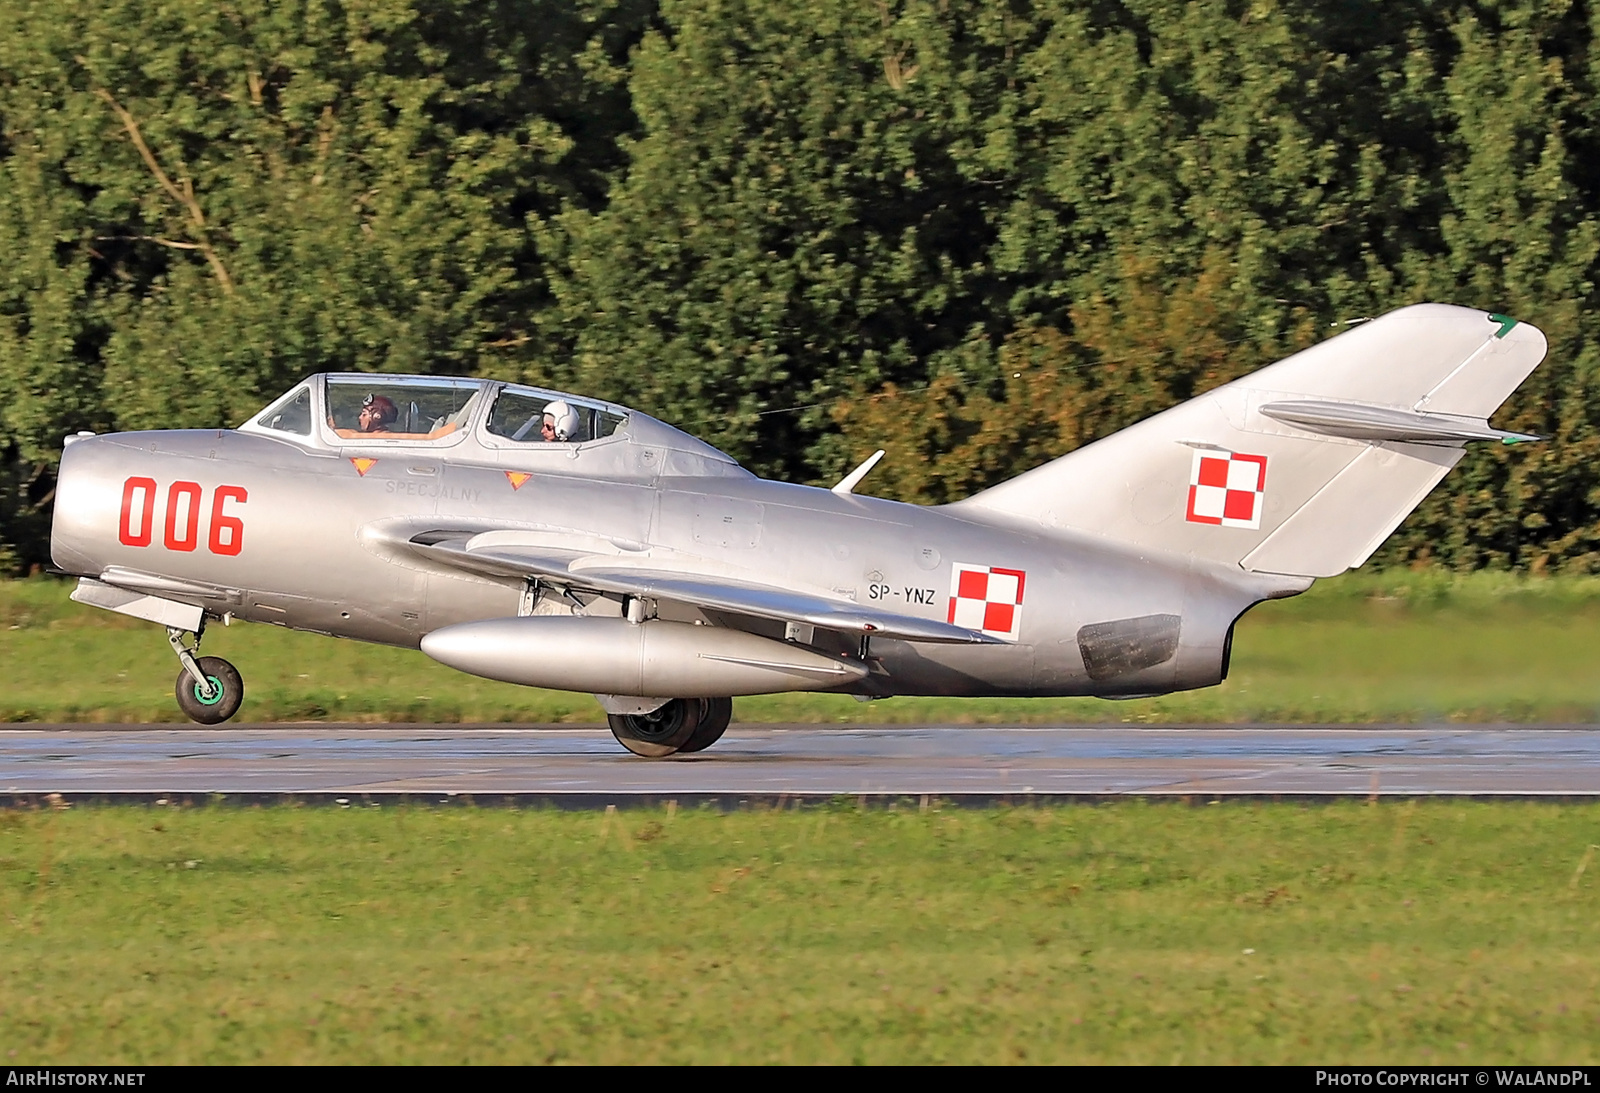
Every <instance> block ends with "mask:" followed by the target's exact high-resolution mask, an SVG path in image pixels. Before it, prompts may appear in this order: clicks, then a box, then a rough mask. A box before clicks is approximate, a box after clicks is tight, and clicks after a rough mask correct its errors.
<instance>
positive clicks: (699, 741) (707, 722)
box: [678, 698, 733, 753]
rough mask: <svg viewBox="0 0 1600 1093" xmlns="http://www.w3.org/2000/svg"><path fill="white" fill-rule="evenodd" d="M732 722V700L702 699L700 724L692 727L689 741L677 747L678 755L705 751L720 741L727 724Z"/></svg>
mask: <svg viewBox="0 0 1600 1093" xmlns="http://www.w3.org/2000/svg"><path fill="white" fill-rule="evenodd" d="M732 720H733V699H731V698H702V699H701V700H700V723H699V724H698V725H696V726H695V727H694V732H692V733H690V734H689V739H688V740H686V741H684V743H682V744H680V745H679V746H678V751H679V752H680V753H686V752H692V751H705V750H706V749H707V748H709V747H710V746H711V745H712V744H715V743H716V742H717V741H718V740H721V739H722V734H723V733H725V732H727V731H728V722H730V721H732Z"/></svg>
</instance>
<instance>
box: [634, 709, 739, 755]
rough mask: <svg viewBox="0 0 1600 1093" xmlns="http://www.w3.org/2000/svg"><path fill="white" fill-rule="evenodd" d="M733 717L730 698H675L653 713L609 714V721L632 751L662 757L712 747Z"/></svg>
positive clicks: (637, 753) (636, 753)
mask: <svg viewBox="0 0 1600 1093" xmlns="http://www.w3.org/2000/svg"><path fill="white" fill-rule="evenodd" d="M732 718H733V699H731V698H674V699H673V700H672V701H671V702H668V703H667V704H666V705H665V706H662V707H661V708H660V709H659V710H654V711H652V712H650V713H645V714H608V715H607V717H606V720H607V721H608V722H610V724H611V734H612V735H613V736H615V737H616V738H617V742H618V743H620V744H621V745H622V746H623V747H625V748H627V749H628V750H629V751H631V752H633V754H635V755H643V756H645V757H646V758H649V759H662V758H665V757H666V756H668V755H671V754H673V753H674V752H692V751H703V750H705V749H706V748H709V747H710V746H711V745H712V744H715V743H716V742H717V741H718V740H719V739H720V738H721V737H722V734H723V732H724V731H726V730H727V728H728V722H729V721H730V720H731V719H732Z"/></svg>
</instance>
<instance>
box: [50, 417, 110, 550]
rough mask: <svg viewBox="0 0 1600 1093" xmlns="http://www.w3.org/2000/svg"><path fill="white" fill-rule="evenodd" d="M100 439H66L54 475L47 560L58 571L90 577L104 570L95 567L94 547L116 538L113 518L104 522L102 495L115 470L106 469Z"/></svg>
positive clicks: (86, 436)
mask: <svg viewBox="0 0 1600 1093" xmlns="http://www.w3.org/2000/svg"><path fill="white" fill-rule="evenodd" d="M106 447H107V446H106V443H105V441H104V440H103V439H100V438H97V437H95V436H93V435H92V434H90V435H85V434H83V433H79V434H77V435H76V436H70V437H68V438H67V442H66V446H65V447H64V448H63V449H62V452H61V466H60V467H59V468H58V469H57V471H56V496H55V507H54V509H53V511H52V512H51V516H50V560H51V561H52V562H54V563H55V566H56V568H57V569H60V570H63V571H65V572H67V573H75V574H79V575H82V576H93V575H95V574H97V573H99V572H100V571H101V570H102V569H103V568H104V566H102V565H99V564H97V563H96V555H97V554H98V553H99V551H98V550H97V549H96V543H97V541H98V540H100V539H104V538H105V537H106V536H107V535H115V534H116V526H117V525H116V515H115V513H112V515H111V519H110V522H107V520H106V519H105V513H104V512H103V511H101V510H103V509H105V508H106V504H105V502H104V500H103V498H102V496H101V495H102V494H105V493H107V492H109V490H110V489H111V486H110V485H108V484H107V483H109V482H110V481H111V475H112V472H113V471H114V470H115V468H114V467H105V466H103V465H102V464H104V463H105V462H106V456H107V454H108V453H107V451H106Z"/></svg>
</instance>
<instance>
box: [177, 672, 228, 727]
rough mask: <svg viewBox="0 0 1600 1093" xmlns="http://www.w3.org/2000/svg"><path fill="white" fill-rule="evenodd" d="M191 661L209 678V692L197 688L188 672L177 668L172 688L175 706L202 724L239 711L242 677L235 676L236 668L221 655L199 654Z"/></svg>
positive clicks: (212, 722)
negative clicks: (208, 693)
mask: <svg viewBox="0 0 1600 1093" xmlns="http://www.w3.org/2000/svg"><path fill="white" fill-rule="evenodd" d="M195 663H197V664H198V665H200V671H201V672H202V673H203V674H204V675H205V677H206V678H207V679H209V680H210V681H211V687H212V692H211V695H210V697H207V696H206V695H205V694H204V693H203V692H202V691H201V690H200V685H199V684H198V683H196V682H195V681H194V679H193V678H192V677H191V676H190V675H189V673H188V671H181V672H179V673H178V685H177V687H176V688H174V690H175V691H176V693H177V696H178V708H179V709H181V710H182V711H183V712H184V713H185V714H186V715H188V717H189V720H191V721H198V722H200V724H202V725H220V724H221V723H222V722H224V721H226V720H228V718H230V717H232V716H233V715H234V714H236V713H238V712H239V703H241V702H243V701H244V679H243V677H241V676H240V675H239V669H237V668H235V667H234V666H233V665H231V664H229V663H228V662H227V661H225V660H223V659H222V658H221V657H200V658H198V659H197V660H196V661H195Z"/></svg>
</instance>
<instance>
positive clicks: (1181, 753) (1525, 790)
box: [0, 725, 1600, 807]
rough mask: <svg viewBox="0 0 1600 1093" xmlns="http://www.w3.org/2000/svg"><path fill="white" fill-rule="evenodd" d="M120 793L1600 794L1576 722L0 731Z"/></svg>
mask: <svg viewBox="0 0 1600 1093" xmlns="http://www.w3.org/2000/svg"><path fill="white" fill-rule="evenodd" d="M50 793H59V794H62V795H63V797H64V798H68V799H88V798H101V797H120V796H125V795H126V796H131V797H133V798H135V799H151V800H153V799H157V798H162V799H165V798H166V797H167V796H174V797H184V798H186V799H193V798H194V797H204V796H206V795H210V794H223V795H226V799H234V800H239V799H243V800H273V799H279V798H283V797H286V796H292V797H294V798H297V799H305V800H311V801H339V802H340V803H348V802H350V801H352V800H356V799H361V798H373V799H385V798H389V799H394V798H398V797H407V798H411V799H419V800H421V799H431V798H437V799H439V800H452V799H455V800H459V799H464V798H466V797H471V798H473V799H477V800H480V801H519V802H531V801H539V800H547V801H550V802H552V803H556V804H565V805H571V806H577V807H593V806H595V805H598V804H601V803H607V802H615V803H622V804H626V803H636V802H645V801H659V800H668V799H677V800H680V801H684V802H686V803H687V802H692V801H697V800H698V801H707V800H710V801H717V802H719V803H723V804H729V803H735V804H736V803H738V802H740V801H750V802H756V801H776V800H783V799H798V798H828V797H833V796H839V795H847V796H852V797H856V796H866V797H870V798H873V799H882V798H890V799H893V798H900V797H921V796H923V795H928V796H930V797H937V798H940V799H949V800H958V801H959V800H966V801H971V802H982V801H989V800H1001V799H1021V798H1033V799H1050V798H1055V799H1085V798H1098V797H1123V796H1132V795H1147V796H1172V797H1192V798H1205V799H1210V798H1215V797H1238V796H1246V797H1270V796H1290V797H1325V796H1326V797H1336V796H1354V797H1366V796H1370V795H1372V794H1374V793H1376V794H1381V795H1385V796H1394V795H1400V796H1429V795H1454V796H1467V795H1471V796H1524V797H1595V798H1600V728H1593V727H1580V726H1530V727H1520V726H1519V727H1481V726H1459V725H1404V726H1398V725H1389V726H1359V727H1357V726H1324V727H1305V726H1254V727H1249V728H1240V727H1228V726H1162V727H1155V728H1138V727H1129V726H1120V725H1118V726H1070V727H1061V726H1027V727H1018V726H974V725H965V726H952V725H936V726H921V727H911V726H872V727H859V726H858V727H837V728H836V727H830V726H816V725H773V726H740V725H735V726H734V727H733V728H731V729H730V730H729V731H728V734H727V735H726V736H725V737H724V738H723V739H722V741H721V742H719V743H718V744H717V745H716V746H715V747H714V748H712V749H711V750H709V751H706V752H702V753H700V754H698V755H692V756H676V757H673V758H671V759H667V760H646V759H639V758H637V757H635V756H632V755H629V754H628V753H627V752H625V751H623V750H622V748H621V747H620V746H619V745H618V744H617V743H616V742H615V741H614V740H613V739H612V738H611V735H610V733H609V732H607V731H606V730H605V729H599V728H568V727H561V728H557V727H543V728H541V727H531V728H530V727H515V728H511V727H495V726H442V725H410V726H393V725H391V726H382V727H368V726H357V725H296V726H282V725H273V726H267V725H255V726H250V725H245V726H239V727H237V728H222V729H212V728H156V727H146V726H139V727H123V726H34V727H30V728H26V729H16V730H7V731H0V803H3V802H4V801H7V800H9V801H11V802H12V803H30V802H37V801H38V800H39V799H40V798H41V797H42V796H43V795H46V794H50Z"/></svg>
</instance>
